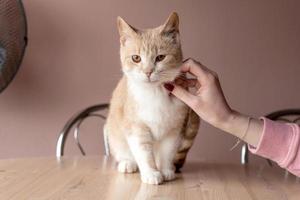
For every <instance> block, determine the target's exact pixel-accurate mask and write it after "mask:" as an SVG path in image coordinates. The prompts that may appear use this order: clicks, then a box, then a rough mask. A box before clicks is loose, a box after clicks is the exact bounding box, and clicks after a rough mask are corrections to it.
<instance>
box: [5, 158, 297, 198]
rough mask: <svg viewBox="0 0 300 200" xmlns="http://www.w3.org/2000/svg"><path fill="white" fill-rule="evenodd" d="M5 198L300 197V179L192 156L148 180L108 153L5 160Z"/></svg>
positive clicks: (276, 170)
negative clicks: (171, 177)
mask: <svg viewBox="0 0 300 200" xmlns="http://www.w3.org/2000/svg"><path fill="white" fill-rule="evenodd" d="M0 199H1V200H23V199H24V200H48V199H49V200H50V199H51V200H58V199H59V200H61V199H64V200H69V199H70V200H93V199H97V200H98V199H101V200H102V199H104V200H105V199H109V200H119V199H121V200H126V199H136V200H140V199H141V200H144V199H163V200H169V199H170V200H176V199H182V200H185V199H199V200H201V199H205V200H206V199H213V200H215V199H222V200H223V199H224V200H229V199H230V200H231V199H233V200H234V199H236V200H243V199H245V200H248V199H249V200H250V199H254V200H256V199H257V200H260V199H263V200H267V199H270V200H277V199H278V200H284V199H291V200H296V199H297V200H299V199H300V181H299V179H296V177H295V176H292V175H289V176H284V171H283V170H282V169H280V168H278V167H269V166H268V165H260V166H241V165H236V164H224V163H223V164H222V163H205V162H199V161H198V162H197V161H193V162H192V161H190V162H187V163H186V166H185V167H184V169H183V170H182V173H180V174H177V179H176V180H175V181H171V182H166V183H164V184H162V185H159V186H153V185H147V184H143V183H141V181H140V178H139V174H138V173H136V174H120V173H118V172H117V171H116V166H115V163H114V161H113V160H111V159H110V158H106V157H79V158H63V159H61V160H60V161H58V160H56V159H55V158H32V159H11V160H1V161H0Z"/></svg>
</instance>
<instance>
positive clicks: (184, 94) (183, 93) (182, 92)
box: [171, 85, 195, 107]
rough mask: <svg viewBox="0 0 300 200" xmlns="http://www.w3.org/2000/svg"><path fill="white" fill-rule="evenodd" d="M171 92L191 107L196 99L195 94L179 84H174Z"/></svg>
mask: <svg viewBox="0 0 300 200" xmlns="http://www.w3.org/2000/svg"><path fill="white" fill-rule="evenodd" d="M171 93H172V94H173V95H174V96H176V97H177V98H178V99H180V100H181V101H183V102H184V103H186V104H187V105H188V106H190V107H191V105H192V102H193V100H194V99H195V96H194V95H193V94H191V93H190V92H189V91H187V90H186V89H184V88H183V87H181V86H179V85H174V89H173V91H171Z"/></svg>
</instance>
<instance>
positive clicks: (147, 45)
mask: <svg viewBox="0 0 300 200" xmlns="http://www.w3.org/2000/svg"><path fill="white" fill-rule="evenodd" d="M117 21H118V29H119V33H120V43H121V45H120V46H121V47H120V55H121V63H122V70H123V72H124V73H125V75H126V76H127V77H128V78H130V79H133V80H134V81H139V82H143V83H149V84H161V83H165V82H170V81H173V80H174V79H175V78H176V77H177V76H178V75H179V73H180V70H179V66H180V64H181V63H182V51H181V45H180V39H179V28H178V27H179V26H178V25H179V18H178V15H177V13H172V14H171V15H170V16H169V18H168V19H167V21H166V22H165V23H164V24H163V25H161V26H159V27H156V28H153V29H147V30H138V29H137V28H134V27H133V26H131V25H129V24H128V23H127V22H125V21H124V20H123V19H122V18H121V17H118V20H117Z"/></svg>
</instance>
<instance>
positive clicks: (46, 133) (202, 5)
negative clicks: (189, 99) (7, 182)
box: [0, 0, 300, 161]
mask: <svg viewBox="0 0 300 200" xmlns="http://www.w3.org/2000/svg"><path fill="white" fill-rule="evenodd" d="M299 2H300V1H297V0H294V1H293V0H272V1H269V0H248V1H240V0H231V1H223V0H219V1H212V0H201V1H200V0H194V1H182V0H181V1H180V0H177V1H174V0H172V1H171V0H168V1H157V0H156V1H140V0H133V1H128V0H127V1H121V0H120V1H116V0H113V1H111V0H110V1H109V0H105V1H101V0H89V1H86V0H85V1H84V0H39V1H37V0H25V1H24V3H25V8H26V11H27V17H28V25H29V45H28V48H27V52H26V56H25V59H24V62H23V65H22V67H21V69H20V71H19V73H18V75H17V76H16V79H15V80H14V81H13V83H12V84H11V85H10V86H9V87H8V88H7V90H6V91H5V92H4V93H2V94H1V95H0V158H7V157H29V156H49V155H54V150H55V142H56V138H57V136H58V132H59V131H60V129H61V128H62V126H63V124H64V123H65V121H66V120H67V119H68V118H69V117H70V116H71V115H72V114H73V113H74V112H77V111H78V110H80V109H82V108H85V107H86V106H89V105H92V104H96V103H100V102H107V101H108V100H109V98H110V94H111V92H112V90H113V88H114V86H115V84H116V82H117V80H118V79H119V78H120V75H121V73H120V62H119V56H118V48H119V42H118V34H117V31H116V17H117V16H118V15H120V16H123V17H124V18H125V19H126V20H127V21H128V22H130V23H132V24H134V25H136V26H137V27H141V28H146V27H154V26H157V25H159V24H160V23H162V22H163V21H164V20H165V19H166V17H167V16H168V15H169V13H170V12H171V11H173V10H175V11H177V12H178V13H179V15H180V20H181V23H180V30H181V38H182V44H183V51H184V55H185V57H194V58H196V59H199V60H200V61H202V62H203V63H204V64H205V65H207V66H209V67H210V68H212V69H213V70H215V71H217V72H218V73H219V75H220V79H221V82H222V85H223V88H224V91H225V94H226V97H227V98H228V100H229V102H230V104H231V105H232V107H234V108H235V109H237V110H240V111H242V112H245V113H249V114H251V115H254V116H260V115H264V114H266V113H268V112H270V111H273V110H276V109H282V108H288V107H299V105H300V92H299V90H300V86H299V77H300V12H299V7H300V3H299ZM97 125H98V124H97V121H95V120H91V121H89V122H87V124H86V125H85V126H84V128H83V129H84V133H83V143H84V144H86V145H88V146H87V152H88V154H101V153H102V145H101V144H102V141H101V139H100V138H101V134H100V130H99V128H98V127H99V126H97ZM101 133H102V132H101ZM98 138H99V139H98ZM234 141H235V140H234V138H233V137H231V136H229V135H226V134H222V133H221V132H220V131H218V130H216V129H214V128H212V127H211V126H209V125H207V124H205V123H203V124H202V126H201V129H200V135H199V136H198V138H197V141H196V144H195V146H194V147H193V150H192V153H191V154H190V156H191V157H193V158H201V159H212V160H215V159H222V160H230V161H234V160H235V161H236V160H237V159H238V151H237V150H235V151H234V152H229V151H228V149H229V148H230V146H231V145H232V144H233V143H234ZM67 153H68V154H77V153H78V150H76V149H75V147H74V145H72V141H71V140H70V141H69V143H68V144H67Z"/></svg>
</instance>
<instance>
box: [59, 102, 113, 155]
mask: <svg viewBox="0 0 300 200" xmlns="http://www.w3.org/2000/svg"><path fill="white" fill-rule="evenodd" d="M108 107H109V104H97V105H94V106H90V107H88V108H86V109H84V110H82V111H80V112H78V113H77V114H75V115H74V116H73V117H71V118H70V119H69V120H68V121H67V123H66V124H65V126H64V127H63V129H62V130H61V132H60V134H59V137H58V139H57V144H56V157H57V158H60V157H61V156H63V155H64V148H65V143H66V140H67V137H68V135H69V133H70V132H71V130H72V129H73V128H74V139H75V141H76V144H77V146H78V148H79V150H80V152H81V154H82V155H86V153H85V151H84V149H83V147H82V145H81V143H80V140H79V133H80V125H81V124H82V123H83V122H84V121H85V120H86V119H87V118H90V117H97V118H99V119H101V120H106V116H105V115H104V114H103V113H101V112H103V111H106V110H107V109H108ZM107 144H108V143H107V137H105V135H104V147H105V149H104V150H105V155H108V154H109V149H108V145H107Z"/></svg>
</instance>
